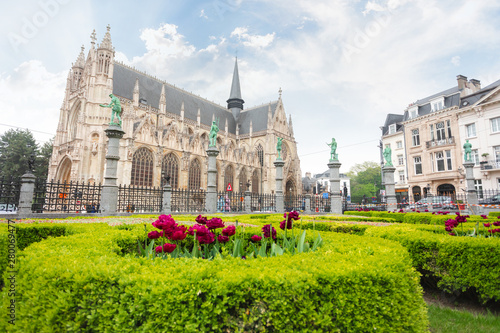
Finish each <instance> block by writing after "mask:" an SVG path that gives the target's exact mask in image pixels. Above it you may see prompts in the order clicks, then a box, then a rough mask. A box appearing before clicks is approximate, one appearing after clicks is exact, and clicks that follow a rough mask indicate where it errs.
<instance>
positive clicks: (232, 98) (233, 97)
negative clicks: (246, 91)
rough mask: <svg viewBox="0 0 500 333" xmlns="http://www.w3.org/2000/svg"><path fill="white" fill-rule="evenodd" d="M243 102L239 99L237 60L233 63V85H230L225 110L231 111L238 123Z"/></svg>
mask: <svg viewBox="0 0 500 333" xmlns="http://www.w3.org/2000/svg"><path fill="white" fill-rule="evenodd" d="M243 103H245V101H244V100H243V99H242V98H241V89H240V76H239V74H238V58H236V60H235V62H234V72H233V83H232V84H231V93H230V95H229V99H228V100H227V108H228V109H230V110H231V112H232V114H233V117H234V120H236V121H238V117H239V116H240V112H241V111H242V110H243Z"/></svg>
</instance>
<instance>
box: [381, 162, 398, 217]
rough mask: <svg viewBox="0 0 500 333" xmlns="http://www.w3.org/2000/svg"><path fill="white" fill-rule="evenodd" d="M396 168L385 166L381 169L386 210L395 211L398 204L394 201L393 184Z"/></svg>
mask: <svg viewBox="0 0 500 333" xmlns="http://www.w3.org/2000/svg"><path fill="white" fill-rule="evenodd" d="M395 171H396V168H395V167H393V166H385V167H383V168H382V172H383V175H384V179H383V180H384V186H385V198H386V203H387V210H390V209H396V207H397V206H396V205H397V203H398V201H397V199H396V184H395V183H394V172H395Z"/></svg>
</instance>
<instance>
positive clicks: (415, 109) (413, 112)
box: [410, 107, 418, 119]
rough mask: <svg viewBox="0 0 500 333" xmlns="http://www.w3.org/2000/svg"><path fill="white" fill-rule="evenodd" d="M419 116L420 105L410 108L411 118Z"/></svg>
mask: <svg viewBox="0 0 500 333" xmlns="http://www.w3.org/2000/svg"><path fill="white" fill-rule="evenodd" d="M417 116H418V107H415V108H414V109H412V110H410V119H413V118H417Z"/></svg>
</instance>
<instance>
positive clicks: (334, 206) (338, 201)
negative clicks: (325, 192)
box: [328, 160, 342, 214]
mask: <svg viewBox="0 0 500 333" xmlns="http://www.w3.org/2000/svg"><path fill="white" fill-rule="evenodd" d="M341 165H342V164H341V163H340V162H339V161H338V160H330V163H328V168H329V169H330V207H331V208H330V212H332V213H334V214H342V194H341V193H340V172H339V169H340V166H341Z"/></svg>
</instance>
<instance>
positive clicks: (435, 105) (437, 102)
mask: <svg viewBox="0 0 500 333" xmlns="http://www.w3.org/2000/svg"><path fill="white" fill-rule="evenodd" d="M442 109H444V97H440V98H438V99H434V100H432V101H431V112H435V111H439V110H442Z"/></svg>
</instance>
